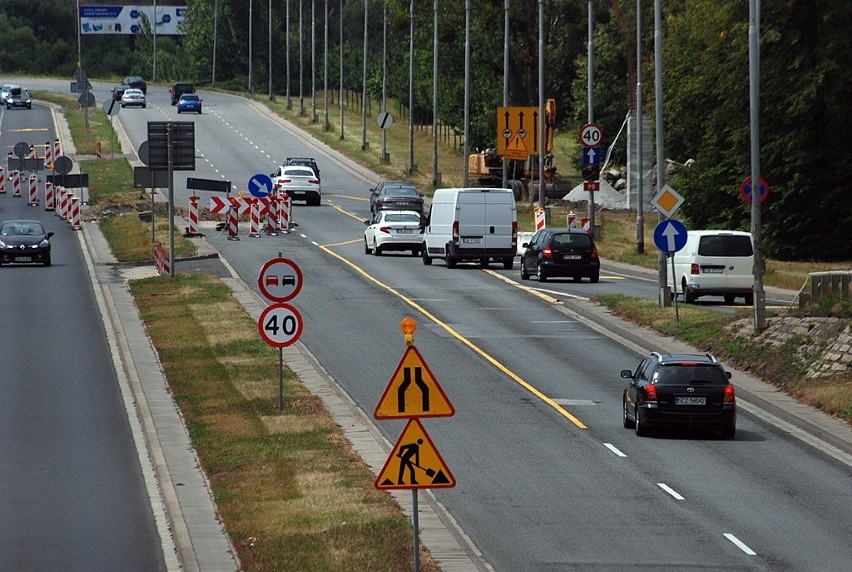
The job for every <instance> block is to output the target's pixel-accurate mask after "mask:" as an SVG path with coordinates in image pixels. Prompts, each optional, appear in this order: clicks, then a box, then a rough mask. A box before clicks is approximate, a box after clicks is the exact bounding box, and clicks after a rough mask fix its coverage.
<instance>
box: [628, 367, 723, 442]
mask: <svg viewBox="0 0 852 572" xmlns="http://www.w3.org/2000/svg"><path fill="white" fill-rule="evenodd" d="M621 377H622V378H625V379H628V380H630V381H629V383H628V385H627V388H625V390H624V395H623V398H622V421H623V424H624V427H625V428H630V427H633V428H634V429H635V430H636V434H637V435H646V434H647V433H648V430H649V429H651V428H653V427H660V428H663V427H670V428H683V429H689V430H692V429H713V430H719V431H721V432H722V437H723V438H725V439H732V438H733V437H734V435H735V434H736V431H737V403H736V398H735V395H734V386H733V385H731V382H730V378H731V373H730V372H729V371H726V370H725V368H724V367H722V364H721V363H719V361H718V360H717V359H716V358H715V357H714V356H713V355H712V354H709V353H708V354H700V355H693V354H662V353H658V352H653V353H651V354H650V355H649V356H647V357H646V358H645V359H643V360H642V362H641V363H640V364H639V367H637V368H636V371H630V370H629V369H625V370H622V372H621Z"/></svg>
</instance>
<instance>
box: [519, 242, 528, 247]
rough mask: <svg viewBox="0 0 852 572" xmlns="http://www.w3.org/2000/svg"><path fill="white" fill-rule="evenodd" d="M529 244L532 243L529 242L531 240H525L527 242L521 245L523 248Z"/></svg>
mask: <svg viewBox="0 0 852 572" xmlns="http://www.w3.org/2000/svg"><path fill="white" fill-rule="evenodd" d="M529 245H530V243H529V242H525V243H523V244H522V245H521V248H526V247H528V246H529Z"/></svg>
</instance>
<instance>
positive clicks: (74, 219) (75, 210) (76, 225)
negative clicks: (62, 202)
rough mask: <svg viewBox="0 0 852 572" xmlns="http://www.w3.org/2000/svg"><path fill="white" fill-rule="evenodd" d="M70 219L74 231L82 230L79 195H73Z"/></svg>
mask: <svg viewBox="0 0 852 572" xmlns="http://www.w3.org/2000/svg"><path fill="white" fill-rule="evenodd" d="M69 218H70V220H69V222H70V223H71V228H73V229H74V230H80V229H81V228H82V224H81V220H80V197H78V196H77V195H71V216H70V217H69Z"/></svg>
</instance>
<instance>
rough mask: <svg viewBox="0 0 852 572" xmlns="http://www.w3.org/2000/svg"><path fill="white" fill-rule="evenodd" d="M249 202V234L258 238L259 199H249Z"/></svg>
mask: <svg viewBox="0 0 852 572" xmlns="http://www.w3.org/2000/svg"><path fill="white" fill-rule="evenodd" d="M249 203H251V226H250V227H249V236H250V237H251V238H260V199H249Z"/></svg>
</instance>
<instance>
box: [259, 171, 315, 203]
mask: <svg viewBox="0 0 852 572" xmlns="http://www.w3.org/2000/svg"><path fill="white" fill-rule="evenodd" d="M270 176H271V177H272V185H273V187H274V188H275V190H278V191H284V192H285V193H287V195H288V196H289V197H290V198H291V199H293V200H297V201H305V203H307V204H309V205H319V204H320V201H322V190H321V189H320V182H319V179H318V178H317V176H316V174H315V173H314V171H313V169H311V168H309V167H300V166H295V165H294V166H292V167H279V168H278V170H277V171H275V172H274V173H272V174H271V175H270Z"/></svg>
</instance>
